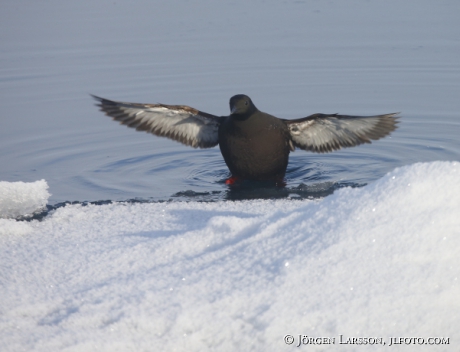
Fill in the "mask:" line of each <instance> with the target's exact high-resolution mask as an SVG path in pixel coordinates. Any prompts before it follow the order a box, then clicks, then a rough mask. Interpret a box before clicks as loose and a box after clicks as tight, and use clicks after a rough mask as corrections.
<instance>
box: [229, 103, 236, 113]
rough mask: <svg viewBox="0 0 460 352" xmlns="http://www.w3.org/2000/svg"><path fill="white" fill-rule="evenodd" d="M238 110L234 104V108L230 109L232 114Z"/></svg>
mask: <svg viewBox="0 0 460 352" xmlns="http://www.w3.org/2000/svg"><path fill="white" fill-rule="evenodd" d="M235 111H236V105H234V106H233V108H232V110H230V115H233V114H234V113H235Z"/></svg>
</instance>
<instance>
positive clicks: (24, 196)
mask: <svg viewBox="0 0 460 352" xmlns="http://www.w3.org/2000/svg"><path fill="white" fill-rule="evenodd" d="M441 164H443V165H444V164H445V165H449V164H450V165H451V166H452V168H453V169H455V168H456V167H458V164H459V162H457V161H435V162H430V163H415V164H412V165H406V166H402V167H398V168H395V169H394V170H392V171H390V172H389V173H387V174H386V175H385V176H383V177H382V178H380V179H379V180H377V181H375V182H373V183H370V184H368V185H367V186H366V187H365V189H367V190H370V189H373V188H375V187H380V186H381V185H382V184H385V182H386V181H387V180H388V179H390V178H391V179H395V178H396V177H400V176H401V175H403V174H405V173H410V171H409V170H412V169H414V168H425V169H426V171H427V172H428V171H429V170H433V169H435V168H437V167H440V165H441ZM48 188H49V187H48V184H47V182H46V180H44V179H42V180H39V181H35V182H22V181H19V182H6V181H0V219H2V218H3V219H15V218H18V217H21V216H29V215H31V214H33V213H35V212H39V211H41V210H43V209H44V208H45V207H46V204H47V202H48V199H49V197H50V196H51V194H50V193H49V192H48ZM348 188H349V187H346V188H344V189H341V190H337V191H336V192H335V193H336V195H338V194H341V193H342V192H344V191H345V192H346V191H347V189H348ZM354 192H358V189H356V190H354ZM192 203H193V202H192Z"/></svg>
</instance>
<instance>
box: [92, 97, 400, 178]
mask: <svg viewBox="0 0 460 352" xmlns="http://www.w3.org/2000/svg"><path fill="white" fill-rule="evenodd" d="M92 97H93V98H94V99H96V101H97V104H96V105H97V106H98V107H99V108H100V110H101V111H102V112H104V113H105V114H106V115H107V116H110V117H112V119H113V120H116V121H119V122H120V123H121V124H123V125H126V126H128V127H131V128H135V129H136V130H137V131H146V132H149V133H152V134H154V135H157V136H161V137H167V138H170V139H172V140H175V141H177V142H180V143H182V144H185V145H187V146H191V147H193V148H212V147H215V146H216V145H219V147H220V151H221V154H222V156H223V158H224V161H225V163H226V164H227V166H228V169H229V170H230V173H231V176H230V177H229V178H228V179H227V180H226V182H225V183H226V184H228V185H233V184H235V183H238V182H240V181H244V180H250V181H269V182H274V183H275V184H278V185H279V184H284V177H285V174H286V169H287V166H288V162H289V154H290V153H291V152H293V151H294V150H295V149H296V148H298V149H303V150H306V151H311V152H315V153H328V152H332V151H335V150H339V149H341V148H348V147H354V146H357V145H360V144H363V143H371V140H378V139H380V138H383V137H385V136H387V135H389V134H390V133H391V132H392V131H394V130H395V129H396V128H397V123H398V122H399V121H398V119H399V113H390V114H384V115H374V116H351V115H339V114H322V113H316V114H313V115H309V116H307V117H303V118H299V119H293V120H287V119H282V118H278V117H275V116H273V115H270V114H267V113H265V112H262V111H260V110H259V109H257V107H256V106H255V105H254V103H253V102H252V100H251V98H249V96H247V95H244V94H237V95H235V96H233V97H231V98H230V102H229V104H230V115H228V116H216V115H212V114H209V113H206V112H203V111H200V110H197V109H195V108H192V107H190V106H187V105H166V104H159V103H158V104H140V103H127V102H120V101H114V100H109V99H105V98H101V97H98V96H95V95H92Z"/></svg>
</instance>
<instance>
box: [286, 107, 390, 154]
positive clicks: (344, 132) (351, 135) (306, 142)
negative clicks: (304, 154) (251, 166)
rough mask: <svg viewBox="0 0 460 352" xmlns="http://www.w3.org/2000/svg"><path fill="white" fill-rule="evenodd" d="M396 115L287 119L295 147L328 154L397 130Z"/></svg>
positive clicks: (312, 116)
mask: <svg viewBox="0 0 460 352" xmlns="http://www.w3.org/2000/svg"><path fill="white" fill-rule="evenodd" d="M396 115H397V114H387V115H377V116H346V115H325V114H316V115H311V116H309V117H306V118H304V119H298V120H291V121H289V120H284V121H285V122H286V124H287V125H288V128H289V132H290V134H291V138H292V140H293V142H294V145H295V146H296V147H298V148H301V149H305V150H310V151H313V152H317V153H326V152H331V151H333V150H338V149H341V148H346V147H353V146H356V145H359V144H363V143H371V140H377V139H380V138H382V137H385V136H386V135H388V134H389V133H390V132H391V131H394V130H395V129H396V123H397V121H396Z"/></svg>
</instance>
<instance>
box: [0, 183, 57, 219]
mask: <svg viewBox="0 0 460 352" xmlns="http://www.w3.org/2000/svg"><path fill="white" fill-rule="evenodd" d="M50 196H51V194H49V193H48V184H47V183H46V181H45V180H40V181H36V182H4V181H0V218H17V217H18V216H21V215H29V214H31V213H33V212H35V211H39V210H40V209H42V208H44V207H45V205H46V203H47V201H48V198H49V197H50Z"/></svg>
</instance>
